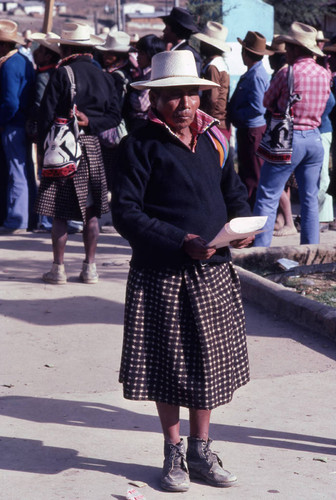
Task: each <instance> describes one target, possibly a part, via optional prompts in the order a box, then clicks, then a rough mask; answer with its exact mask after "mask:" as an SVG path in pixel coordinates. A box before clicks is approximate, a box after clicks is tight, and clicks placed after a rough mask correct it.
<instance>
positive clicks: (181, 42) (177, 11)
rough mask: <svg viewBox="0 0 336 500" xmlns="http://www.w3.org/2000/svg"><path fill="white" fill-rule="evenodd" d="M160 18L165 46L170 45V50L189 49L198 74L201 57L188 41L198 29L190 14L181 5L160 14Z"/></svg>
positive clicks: (199, 72)
mask: <svg viewBox="0 0 336 500" xmlns="http://www.w3.org/2000/svg"><path fill="white" fill-rule="evenodd" d="M161 19H162V21H163V22H164V23H165V29H164V30H163V40H164V41H165V42H166V44H167V46H170V47H171V50H190V52H192V54H193V56H194V58H195V62H196V67H197V73H198V75H200V74H201V67H202V59H201V57H200V55H199V53H198V52H197V50H195V49H194V47H193V46H192V45H191V44H190V43H189V39H190V37H191V35H192V34H193V33H197V32H198V31H199V28H198V26H197V25H196V24H195V22H194V20H193V16H192V14H191V13H190V12H189V11H188V10H187V9H183V8H182V7H173V8H172V10H171V11H170V13H169V15H168V16H162V17H161Z"/></svg>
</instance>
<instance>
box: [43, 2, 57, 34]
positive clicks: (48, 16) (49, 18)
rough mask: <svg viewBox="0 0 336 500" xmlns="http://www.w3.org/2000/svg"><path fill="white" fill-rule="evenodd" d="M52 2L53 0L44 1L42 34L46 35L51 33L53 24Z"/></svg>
mask: <svg viewBox="0 0 336 500" xmlns="http://www.w3.org/2000/svg"><path fill="white" fill-rule="evenodd" d="M54 2H55V0H45V8H44V20H43V28H42V32H43V33H48V31H51V28H52V24H53V12H54Z"/></svg>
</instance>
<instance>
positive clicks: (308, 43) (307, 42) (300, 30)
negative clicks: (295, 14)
mask: <svg viewBox="0 0 336 500" xmlns="http://www.w3.org/2000/svg"><path fill="white" fill-rule="evenodd" d="M316 35H317V31H316V29H315V28H313V27H312V26H309V25H308V24H303V23H299V22H298V21H294V23H292V24H291V27H290V32H289V34H288V35H279V37H278V38H277V42H279V43H280V42H285V43H292V44H293V45H299V46H300V47H305V48H306V49H307V50H309V51H310V52H312V53H313V54H316V55H317V56H324V54H323V52H322V50H321V49H320V48H319V47H318V46H317V45H316Z"/></svg>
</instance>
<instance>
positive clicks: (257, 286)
mask: <svg viewBox="0 0 336 500" xmlns="http://www.w3.org/2000/svg"><path fill="white" fill-rule="evenodd" d="M235 267H236V269H237V271H238V273H239V277H240V282H241V287H242V294H243V297H244V298H245V299H247V300H250V301H251V302H253V303H255V304H259V305H261V306H262V307H263V308H265V309H267V310H268V311H272V312H273V313H275V314H278V315H279V316H281V317H283V318H286V319H288V320H290V321H292V322H294V323H296V324H298V325H300V326H304V327H306V328H309V329H310V330H313V331H314V332H317V333H319V334H321V335H324V336H326V337H329V338H331V339H332V340H335V341H336V309H335V308H334V307H330V306H326V305H324V304H320V303H319V302H315V301H314V300H311V299H308V298H306V297H302V296H301V295H298V294H297V293H296V292H294V291H293V290H290V289H288V288H286V287H284V286H283V285H281V284H278V283H274V282H272V281H269V280H267V279H265V278H263V277H261V276H258V275H256V274H254V273H252V272H250V271H247V270H246V269H243V268H241V267H239V266H238V265H237V264H235Z"/></svg>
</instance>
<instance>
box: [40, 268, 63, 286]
mask: <svg viewBox="0 0 336 500" xmlns="http://www.w3.org/2000/svg"><path fill="white" fill-rule="evenodd" d="M42 279H43V281H45V282H46V283H50V284H52V285H65V283H66V282H67V276H66V274H65V271H64V264H55V263H53V265H52V267H51V270H50V271H49V272H48V273H45V274H44V275H43V276H42Z"/></svg>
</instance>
